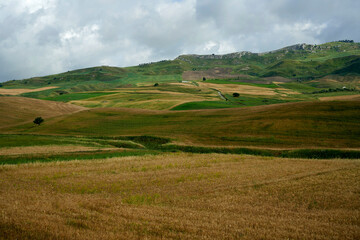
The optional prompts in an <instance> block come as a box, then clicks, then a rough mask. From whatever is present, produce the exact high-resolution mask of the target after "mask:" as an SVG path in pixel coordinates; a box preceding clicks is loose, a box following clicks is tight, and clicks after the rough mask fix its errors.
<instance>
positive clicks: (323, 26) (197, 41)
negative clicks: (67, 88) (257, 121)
mask: <svg viewBox="0 0 360 240" xmlns="http://www.w3.org/2000/svg"><path fill="white" fill-rule="evenodd" d="M358 9H360V1H357V0H342V1H341V3H340V2H339V1H337V0H311V1H310V0H304V1H294V0H273V1H268V0H258V1H247V0H226V1H218V0H181V1H179V0H147V1H141V0H131V1H130V0H122V1H118V0H88V1H81V0H72V1H61V0H26V1H23V0H11V1H1V3H0V29H1V31H0V81H5V80H10V79H14V78H16V79H19V78H26V77H31V76H36V75H46V74H51V73H57V72H62V71H67V70H70V69H76V68H82V67H89V66H97V65H102V64H106V65H113V66H129V65H137V64H139V63H143V62H149V61H158V60H162V59H172V58H175V57H177V56H178V55H180V54H184V53H198V54H205V53H207V54H209V53H229V52H234V51H243V50H247V51H254V52H262V51H269V50H274V49H277V48H281V47H284V46H287V45H292V44H296V43H302V42H306V43H316V44H318V43H321V42H326V41H334V40H339V39H345V38H346V39H353V40H355V41H359V40H360V32H359V31H355V29H359V28H360V17H359V14H358Z"/></svg>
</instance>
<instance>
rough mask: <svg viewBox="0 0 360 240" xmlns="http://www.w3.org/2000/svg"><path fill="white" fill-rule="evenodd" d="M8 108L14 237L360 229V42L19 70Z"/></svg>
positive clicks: (2, 160)
mask: <svg viewBox="0 0 360 240" xmlns="http://www.w3.org/2000/svg"><path fill="white" fill-rule="evenodd" d="M0 112H1V116H2V118H1V119H0V183H1V184H0V213H1V214H0V239H3V238H4V239H99V238H100V239H139V238H140V239H164V238H165V239H357V238H360V221H359V216H360V206H359V201H358V199H359V193H360V185H359V184H358V183H359V180H360V165H359V164H360V161H359V160H360V44H359V43H354V42H341V41H340V42H331V43H325V44H321V45H308V44H298V45H294V46H289V47H285V48H282V49H279V50H274V51H271V52H266V53H250V52H237V53H231V54H225V55H215V54H210V55H194V54H192V55H181V56H179V57H177V58H175V59H174V60H163V61H160V62H154V63H146V64H139V65H138V66H132V67H124V68H120V67H110V66H97V67H91V68H86V69H78V70H72V71H68V72H64V73H59V74H54V75H49V76H42V77H33V78H29V79H23V80H11V81H7V82H3V83H1V85H0ZM37 117H42V118H43V119H44V122H43V123H39V124H36V123H34V122H33V121H34V119H35V118H37ZM3 236H5V237H3ZM6 236H11V237H9V238H6Z"/></svg>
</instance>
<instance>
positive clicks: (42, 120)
mask: <svg viewBox="0 0 360 240" xmlns="http://www.w3.org/2000/svg"><path fill="white" fill-rule="evenodd" d="M43 122H44V119H43V118H42V117H37V118H35V119H34V121H33V123H35V124H37V125H39V126H40V124H41V123H43Z"/></svg>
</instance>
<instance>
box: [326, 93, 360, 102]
mask: <svg viewBox="0 0 360 240" xmlns="http://www.w3.org/2000/svg"><path fill="white" fill-rule="evenodd" d="M319 100H320V101H360V94H357V95H346V96H333V97H320V98H319Z"/></svg>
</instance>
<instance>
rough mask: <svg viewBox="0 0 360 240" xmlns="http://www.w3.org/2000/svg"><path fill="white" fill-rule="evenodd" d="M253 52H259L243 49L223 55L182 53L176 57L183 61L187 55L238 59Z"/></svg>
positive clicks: (203, 57)
mask: <svg viewBox="0 0 360 240" xmlns="http://www.w3.org/2000/svg"><path fill="white" fill-rule="evenodd" d="M251 54H255V55H257V53H252V52H248V51H243V52H235V53H229V54H223V55H216V54H210V55H197V54H187V55H180V56H179V57H177V58H176V59H178V60H183V61H184V60H185V59H186V57H194V58H199V59H236V58H241V57H242V56H244V55H251Z"/></svg>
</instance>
